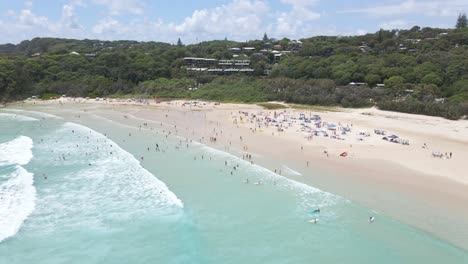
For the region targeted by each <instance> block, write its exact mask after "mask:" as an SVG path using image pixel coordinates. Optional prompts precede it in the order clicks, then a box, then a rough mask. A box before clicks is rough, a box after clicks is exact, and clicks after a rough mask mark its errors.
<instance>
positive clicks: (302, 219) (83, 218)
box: [0, 108, 468, 264]
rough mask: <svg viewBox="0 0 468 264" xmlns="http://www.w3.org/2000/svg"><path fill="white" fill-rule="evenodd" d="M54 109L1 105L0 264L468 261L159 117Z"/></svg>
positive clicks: (461, 253)
mask: <svg viewBox="0 0 468 264" xmlns="http://www.w3.org/2000/svg"><path fill="white" fill-rule="evenodd" d="M61 116H63V117H58V116H54V115H51V114H46V113H42V112H37V111H31V110H23V109H2V110H1V111H0V263H8V264H17V263H18V264H19V263H48V264H54V263H306V262H317V263H467V261H468V252H466V251H464V250H462V249H460V248H457V247H455V246H453V245H451V244H450V243H447V242H445V241H442V240H440V239H438V238H436V237H434V236H432V235H431V234H428V233H425V232H423V231H421V230H418V229H416V228H414V227H411V226H408V225H406V224H404V223H401V222H398V221H395V220H393V219H391V218H389V217H387V216H386V215H383V214H380V213H378V212H376V211H373V210H372V209H370V208H365V207H363V206H361V205H359V204H355V203H353V202H351V201H349V200H347V199H345V198H343V197H340V196H338V195H335V194H332V193H328V192H325V191H322V190H320V189H317V188H314V187H313V186H308V185H305V184H303V183H300V182H297V181H293V180H290V179H288V178H286V177H283V176H280V175H278V174H276V173H274V172H272V171H270V170H268V169H266V168H263V167H261V166H258V165H255V164H251V163H249V162H248V161H245V160H243V159H242V158H238V157H236V156H233V155H231V154H229V153H226V152H223V151H221V150H217V149H214V148H211V147H208V146H206V145H204V144H201V143H198V142H195V141H190V140H187V139H186V138H182V137H179V136H176V135H167V131H166V130H165V129H164V127H163V126H158V125H156V124H149V126H143V127H140V126H139V125H134V124H132V123H124V122H116V121H113V120H110V119H106V118H105V117H103V116H99V115H97V114H91V113H89V114H87V113H84V112H83V111H78V110H76V111H75V110H74V109H72V108H71V109H68V110H67V111H64V112H63V115H61ZM77 116H79V118H76V117H77ZM135 122H136V121H135ZM135 124H136V123H135ZM283 168H284V170H285V171H286V170H287V171H290V172H291V173H298V172H296V171H294V170H293V169H291V168H288V167H286V166H285V165H284V167H283ZM315 209H320V212H318V213H313V210H315ZM370 216H373V217H375V221H374V222H372V223H369V217H370ZM315 218H316V219H318V222H317V223H312V222H310V220H312V219H315Z"/></svg>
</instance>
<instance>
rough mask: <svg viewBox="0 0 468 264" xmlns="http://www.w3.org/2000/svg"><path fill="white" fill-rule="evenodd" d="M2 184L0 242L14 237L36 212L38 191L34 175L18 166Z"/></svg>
mask: <svg viewBox="0 0 468 264" xmlns="http://www.w3.org/2000/svg"><path fill="white" fill-rule="evenodd" d="M2 179H6V181H5V182H3V183H2V184H0V242H1V241H3V240H4V239H6V238H8V237H11V236H14V235H15V234H16V233H17V232H18V230H19V229H20V227H21V225H22V224H23V222H24V220H25V219H26V218H28V216H29V215H30V214H31V212H32V211H33V210H34V206H35V201H36V189H35V188H34V185H33V181H34V180H33V174H32V173H30V172H28V171H26V170H25V169H24V168H23V167H21V166H19V165H16V166H15V170H14V171H13V172H12V173H10V174H8V175H5V176H2Z"/></svg>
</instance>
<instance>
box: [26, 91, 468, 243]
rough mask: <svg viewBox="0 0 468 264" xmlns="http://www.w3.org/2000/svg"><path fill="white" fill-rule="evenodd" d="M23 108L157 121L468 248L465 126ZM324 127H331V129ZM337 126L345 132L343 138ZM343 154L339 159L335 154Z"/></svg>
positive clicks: (361, 112) (130, 108) (118, 107)
mask: <svg viewBox="0 0 468 264" xmlns="http://www.w3.org/2000/svg"><path fill="white" fill-rule="evenodd" d="M25 103H26V104H35V105H38V106H40V105H44V109H42V110H44V111H46V112H47V111H50V112H51V113H53V114H57V115H60V109H67V105H73V106H74V107H76V106H78V107H82V109H83V112H84V113H85V112H86V113H87V114H90V113H92V114H94V115H97V116H103V117H105V118H108V119H111V120H114V121H116V122H121V123H127V124H129V125H135V124H140V125H141V124H143V123H150V124H153V125H157V124H159V125H160V126H163V127H164V129H165V131H166V132H167V133H171V134H172V135H179V136H183V137H186V138H190V139H192V140H194V141H199V142H201V143H204V144H207V145H210V146H213V147H215V148H217V149H220V150H223V151H227V152H230V153H232V154H234V155H236V156H239V157H244V158H245V159H248V160H251V161H252V162H255V163H258V164H260V165H262V166H264V167H266V168H268V169H270V170H272V171H276V172H277V173H278V174H282V175H284V176H286V177H290V178H292V179H294V180H297V181H301V182H304V183H306V184H310V185H313V186H316V187H318V188H321V189H323V190H326V191H329V192H332V193H335V194H338V195H340V196H343V197H345V198H347V199H349V200H352V201H355V202H358V203H360V204H362V205H364V206H368V207H370V208H372V209H375V210H376V211H378V212H382V213H385V214H387V215H389V216H391V217H393V218H394V219H397V220H399V221H402V222H405V223H408V224H410V225H412V226H415V227H417V228H420V229H422V230H424V231H427V232H429V233H432V234H434V235H436V236H438V237H441V238H443V239H445V240H448V241H450V242H452V243H453V244H455V245H457V246H459V247H462V248H464V249H468V247H467V246H466V245H468V228H467V225H468V220H467V219H468V210H466V204H467V203H468V173H467V170H468V164H466V160H468V121H466V120H462V121H450V120H446V119H443V118H438V117H428V116H420V115H411V114H403V113H394V112H386V111H380V110H378V109H374V108H369V109H330V110H326V109H313V108H312V109H293V108H286V109H278V110H267V109H263V108H262V107H260V106H257V105H247V104H224V103H223V104H215V103H213V102H190V101H182V100H177V101H170V102H161V103H156V102H153V101H151V102H138V101H129V100H120V101H118V100H99V101H96V100H94V99H81V98H61V99H57V100H49V101H25ZM50 105H54V106H53V107H50ZM301 114H302V115H303V116H305V117H310V116H313V115H319V116H320V118H321V127H320V128H319V129H318V130H320V131H328V132H327V133H328V134H329V135H328V136H326V137H325V136H323V132H319V133H317V135H315V134H314V135H311V134H313V132H310V131H304V125H307V126H313V125H314V122H312V123H307V124H304V120H301V119H300V117H301ZM275 116H276V117H275ZM266 117H269V118H272V119H276V120H277V122H276V124H277V125H278V126H275V125H276V124H275V123H271V122H270V123H269V124H268V126H267V125H266V124H267V122H265V118H266ZM278 120H282V121H278ZM324 122H325V123H324ZM325 124H335V125H336V126H337V127H338V129H336V132H333V131H335V130H330V129H328V127H327V126H326V125H325ZM345 128H349V130H350V131H348V132H346V135H342V134H341V129H343V130H345ZM316 129H317V128H313V129H312V131H313V130H316ZM376 129H378V130H385V131H386V135H378V134H376V133H375V132H374V131H375V130H376ZM335 135H336V136H335ZM390 135H398V137H399V138H400V139H404V141H405V142H406V141H408V142H409V145H403V144H399V143H393V142H390V141H388V140H383V139H382V138H383V137H384V136H390ZM333 137H335V138H333ZM215 138H216V140H215ZM344 152H346V156H345V157H342V156H340V154H342V153H344ZM446 153H447V154H446ZM450 153H451V156H450ZM434 154H437V155H439V154H440V155H442V157H434ZM248 155H251V156H252V158H251V159H250V158H249V156H248ZM318 172H320V173H318ZM319 174H320V175H321V176H318V175H319ZM323 175H325V176H323Z"/></svg>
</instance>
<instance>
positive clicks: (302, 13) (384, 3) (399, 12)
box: [0, 0, 468, 44]
mask: <svg viewBox="0 0 468 264" xmlns="http://www.w3.org/2000/svg"><path fill="white" fill-rule="evenodd" d="M461 12H468V0H381V1H378V0H271V1H267V0H210V1H209V0H198V1H191V0H28V1H22V0H0V43H19V42H21V41H22V40H27V39H32V38H35V37H60V38H75V39H85V38H88V39H101V40H123V39H125V40H138V41H162V42H168V43H176V42H177V39H178V38H179V37H180V38H181V40H182V42H183V43H184V44H190V43H198V42H201V41H206V40H213V39H224V38H227V39H229V40H236V41H247V40H253V39H261V38H262V37H263V34H264V33H265V32H266V33H267V34H268V36H269V37H274V38H278V39H280V38H283V37H287V38H291V39H301V38H307V37H312V36H317V35H341V36H344V35H361V34H365V33H369V32H375V31H377V30H379V29H380V28H384V29H406V28H411V27H413V26H414V25H419V26H421V27H425V26H430V27H443V28H453V27H454V25H455V22H456V18H457V16H458V14H459V13H461Z"/></svg>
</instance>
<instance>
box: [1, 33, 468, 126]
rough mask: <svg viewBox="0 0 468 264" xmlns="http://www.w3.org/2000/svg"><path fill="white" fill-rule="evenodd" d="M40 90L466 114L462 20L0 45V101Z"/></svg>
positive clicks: (467, 64) (467, 66)
mask: <svg viewBox="0 0 468 264" xmlns="http://www.w3.org/2000/svg"><path fill="white" fill-rule="evenodd" d="M186 57H195V58H208V59H216V60H232V59H233V57H234V59H235V60H245V61H247V60H248V61H249V68H251V69H252V70H253V72H250V73H249V74H247V73H230V74H225V73H223V74H219V73H218V74H213V72H211V71H207V70H206V69H205V70H204V71H200V72H193V71H190V69H192V70H193V68H191V67H193V66H190V65H187V60H184V58H186ZM215 68H216V67H215ZM214 70H216V69H214ZM46 94H57V95H62V94H66V95H68V96H89V97H105V96H120V95H127V94H133V95H135V96H141V97H143V96H144V97H166V98H202V99H211V100H220V101H221V100H222V101H240V102H260V101H266V100H284V101H287V102H295V103H304V104H320V105H342V106H345V107H362V106H370V105H377V106H378V107H380V108H382V109H388V110H395V111H402V112H410V113H421V114H428V115H437V116H443V117H447V118H452V119H457V118H460V117H462V116H463V115H468V28H466V27H465V28H459V29H436V28H419V27H413V28H412V29H410V30H393V31H387V30H380V31H378V32H376V33H374V34H367V35H363V36H352V37H323V36H319V37H313V38H307V39H302V40H300V41H292V40H289V39H282V40H273V39H269V38H268V37H267V36H266V34H265V36H264V38H263V39H262V40H255V41H249V42H242V43H240V42H234V41H229V40H220V41H209V42H202V43H199V44H194V45H183V44H182V43H181V42H179V43H178V44H177V45H170V44H166V43H158V42H137V41H99V40H70V39H53V38H36V39H33V40H27V41H23V42H21V43H20V44H18V45H12V44H6V45H0V102H5V101H10V100H17V99H24V98H27V97H30V96H32V95H38V96H42V95H46Z"/></svg>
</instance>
